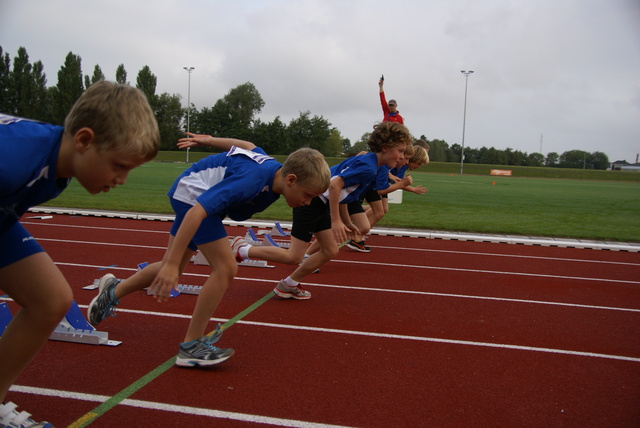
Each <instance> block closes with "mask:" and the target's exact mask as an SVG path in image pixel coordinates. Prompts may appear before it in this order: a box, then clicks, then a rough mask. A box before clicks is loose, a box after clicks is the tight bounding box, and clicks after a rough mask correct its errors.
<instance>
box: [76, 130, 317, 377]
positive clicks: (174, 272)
mask: <svg viewBox="0 0 640 428" xmlns="http://www.w3.org/2000/svg"><path fill="white" fill-rule="evenodd" d="M187 135H189V137H188V138H183V139H181V140H180V141H179V144H178V145H179V146H180V147H181V148H185V147H194V146H200V145H202V146H210V147H215V148H218V149H221V150H227V151H226V152H224V153H220V154H216V155H211V156H209V157H207V158H204V159H202V160H200V161H199V162H197V163H195V164H194V165H193V166H191V167H190V168H188V169H187V170H186V171H184V172H183V173H182V175H180V177H178V179H177V180H176V181H175V183H174V184H173V186H172V187H171V189H170V190H169V193H168V196H169V198H170V201H171V206H172V207H173V209H174V211H175V213H176V219H175V222H174V224H173V227H172V228H171V232H170V233H171V235H170V237H169V244H168V246H167V251H166V253H165V256H164V259H163V260H162V262H157V263H154V264H151V265H149V266H147V267H145V268H144V269H142V270H140V271H139V272H137V273H136V274H135V275H133V276H131V277H130V278H128V279H126V280H124V281H122V282H118V280H116V279H115V277H114V276H113V275H111V274H108V275H105V276H104V277H103V278H102V279H101V281H100V285H99V288H100V291H99V293H98V295H97V296H96V297H95V298H94V299H93V301H92V302H91V304H90V305H89V308H88V310H87V313H88V316H89V322H91V323H92V324H93V325H97V324H98V323H100V322H101V321H102V320H104V318H106V317H107V316H108V315H109V314H111V313H112V311H113V308H114V306H116V305H118V304H119V302H120V299H121V298H122V297H124V296H126V295H127V294H129V293H132V292H134V291H136V290H141V289H143V288H146V287H151V290H152V291H153V293H154V296H155V297H156V298H157V299H158V301H160V302H162V301H165V300H166V299H167V298H168V297H169V292H170V291H171V289H172V288H175V287H176V286H177V285H178V278H179V276H180V275H181V274H182V272H184V269H185V268H186V266H187V264H188V263H189V261H190V260H191V257H192V256H193V254H194V253H195V251H196V249H199V250H200V252H201V253H202V254H203V255H204V257H205V259H206V260H207V262H209V264H210V265H211V269H212V273H211V275H210V276H209V278H208V279H207V280H206V282H205V283H204V285H203V287H202V290H201V291H200V293H199V295H198V299H197V302H196V307H195V309H194V311H193V315H192V317H191V322H190V323H189V327H188V329H187V332H186V334H185V337H184V341H183V342H182V343H181V344H180V346H179V350H178V357H177V358H176V365H178V366H181V367H195V366H211V365H214V364H218V363H221V362H223V361H225V360H227V359H228V358H230V357H231V356H232V355H233V352H234V351H233V350H232V349H222V348H217V347H215V346H213V343H215V342H216V341H217V340H218V339H219V338H220V335H221V334H222V332H221V331H220V329H219V328H217V329H216V330H215V331H214V333H213V334H211V335H205V329H206V327H207V324H208V323H209V320H210V319H211V317H212V316H213V313H214V312H215V310H216V308H217V307H218V304H219V303H220V301H221V300H222V296H223V295H224V293H225V291H226V289H227V286H228V285H229V283H230V282H231V280H232V279H233V278H234V276H235V275H236V273H237V270H238V265H237V263H236V260H235V258H234V256H233V254H232V252H231V247H230V245H229V240H228V238H227V234H226V231H225V228H224V225H223V223H222V220H223V219H224V218H225V217H227V216H228V217H230V218H231V219H233V220H237V221H243V220H246V219H248V218H250V217H251V216H252V215H253V214H255V213H257V212H261V211H263V210H264V209H266V208H267V207H268V206H269V205H271V204H272V203H273V202H275V201H276V200H277V199H278V198H279V197H280V195H283V196H284V197H285V199H286V200H287V204H289V206H291V207H299V206H304V205H307V204H309V202H310V201H311V200H312V199H313V198H314V197H315V196H317V195H319V194H321V193H322V192H324V191H325V190H326V188H327V187H328V186H329V177H330V175H329V167H328V165H327V163H326V161H325V160H324V157H323V156H322V154H320V152H318V151H317V150H313V149H309V148H303V149H299V150H296V151H295V152H293V153H292V154H290V155H289V156H288V157H287V159H286V161H285V162H284V164H280V163H279V162H277V161H276V160H275V159H274V158H272V157H269V156H267V155H266V154H265V152H264V151H263V150H262V149H261V148H259V147H256V146H255V145H254V144H253V143H250V142H248V141H242V140H236V139H230V138H214V137H211V136H209V135H196V134H191V133H187Z"/></svg>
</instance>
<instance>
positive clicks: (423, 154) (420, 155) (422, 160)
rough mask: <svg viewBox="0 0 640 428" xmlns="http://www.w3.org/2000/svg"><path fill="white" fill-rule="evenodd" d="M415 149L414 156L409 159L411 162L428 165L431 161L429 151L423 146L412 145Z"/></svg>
mask: <svg viewBox="0 0 640 428" xmlns="http://www.w3.org/2000/svg"><path fill="white" fill-rule="evenodd" d="M412 147H413V149H414V152H413V156H411V159H409V162H414V163H417V164H418V165H427V164H428V163H429V152H427V151H426V150H425V149H424V147H422V146H417V145H416V146H412Z"/></svg>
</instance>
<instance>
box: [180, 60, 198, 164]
mask: <svg viewBox="0 0 640 428" xmlns="http://www.w3.org/2000/svg"><path fill="white" fill-rule="evenodd" d="M182 68H184V69H185V70H187V73H189V86H188V89H187V132H189V121H190V119H191V117H190V114H189V113H190V112H191V72H192V71H193V70H195V69H196V68H195V67H182ZM187 163H189V147H187Z"/></svg>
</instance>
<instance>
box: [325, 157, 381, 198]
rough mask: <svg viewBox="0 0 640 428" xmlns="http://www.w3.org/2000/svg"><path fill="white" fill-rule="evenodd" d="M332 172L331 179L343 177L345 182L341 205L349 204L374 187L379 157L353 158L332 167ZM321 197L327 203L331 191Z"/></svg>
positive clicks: (341, 192) (341, 193) (341, 191)
mask: <svg viewBox="0 0 640 428" xmlns="http://www.w3.org/2000/svg"><path fill="white" fill-rule="evenodd" d="M330 170H331V178H333V177H341V178H342V180H343V181H344V187H343V188H342V190H340V203H341V204H348V203H349V202H353V201H357V200H359V199H360V196H361V195H363V194H364V192H366V191H367V190H368V189H370V188H371V187H372V186H373V185H374V183H375V180H376V176H377V173H378V156H376V154H375V153H365V154H364V155H359V156H353V157H350V158H347V159H345V160H343V161H342V162H340V163H339V164H338V165H334V166H332V167H331V168H330ZM388 172H389V170H388V169H387V173H388ZM321 197H322V199H323V200H324V201H325V203H326V202H327V201H328V200H329V190H327V191H325V192H324V193H323V194H322V195H321Z"/></svg>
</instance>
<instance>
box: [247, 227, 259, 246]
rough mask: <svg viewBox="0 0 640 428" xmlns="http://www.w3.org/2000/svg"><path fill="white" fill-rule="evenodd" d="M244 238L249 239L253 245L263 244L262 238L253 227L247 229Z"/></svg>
mask: <svg viewBox="0 0 640 428" xmlns="http://www.w3.org/2000/svg"><path fill="white" fill-rule="evenodd" d="M244 240H245V241H247V242H248V243H249V244H251V245H261V243H260V240H259V239H258V237H257V236H256V233H255V232H254V231H253V229H252V228H249V229H248V230H247V234H246V235H244Z"/></svg>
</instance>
